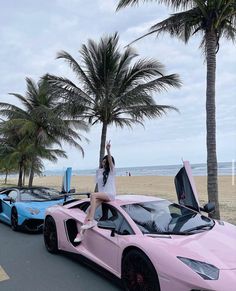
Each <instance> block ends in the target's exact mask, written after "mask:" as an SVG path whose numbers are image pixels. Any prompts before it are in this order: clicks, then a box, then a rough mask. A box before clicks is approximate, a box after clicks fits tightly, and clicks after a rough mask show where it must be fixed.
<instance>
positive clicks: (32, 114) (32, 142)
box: [0, 78, 88, 186]
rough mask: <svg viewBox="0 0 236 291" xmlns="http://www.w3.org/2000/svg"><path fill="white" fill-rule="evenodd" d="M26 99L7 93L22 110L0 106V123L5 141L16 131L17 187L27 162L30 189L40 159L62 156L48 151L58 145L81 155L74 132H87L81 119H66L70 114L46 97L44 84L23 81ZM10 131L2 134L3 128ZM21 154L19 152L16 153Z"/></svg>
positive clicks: (61, 105) (7, 105)
mask: <svg viewBox="0 0 236 291" xmlns="http://www.w3.org/2000/svg"><path fill="white" fill-rule="evenodd" d="M26 82H27V92H26V96H25V97H24V96H22V95H20V94H15V93H11V95H14V96H15V97H17V98H18V99H19V100H20V101H21V103H22V105H23V106H24V108H25V110H24V109H21V108H19V107H17V106H14V105H12V104H8V103H0V115H2V116H5V117H7V120H6V121H5V122H4V126H3V130H5V138H9V137H11V138H12V136H11V135H10V134H9V133H11V131H12V130H14V131H15V132H16V135H15V138H16V137H18V140H17V141H16V140H15V139H14V138H13V141H14V142H15V141H16V144H15V146H16V149H17V150H19V149H22V152H23V153H24V154H23V157H24V163H22V162H20V178H19V184H22V173H23V169H24V165H25V163H26V162H27V163H28V164H29V161H30V164H31V166H30V178H29V186H32V183H33V177H34V172H35V170H37V168H38V167H36V165H40V160H41V159H48V160H51V161H54V162H55V161H56V160H57V157H58V156H60V157H66V154H65V152H64V151H63V150H61V149H52V148H51V147H52V146H53V145H55V144H56V145H58V146H60V147H61V142H65V143H69V144H70V145H72V146H75V147H76V148H78V149H79V150H80V151H81V152H82V154H83V153H84V152H83V148H82V147H81V145H80V144H79V143H78V142H77V140H81V138H82V136H81V135H80V134H79V133H78V132H76V131H75V129H80V130H85V131H86V130H87V128H88V127H87V125H86V124H85V122H84V121H82V120H73V119H70V117H71V115H70V113H69V112H66V108H65V107H64V106H63V104H62V103H61V102H60V100H59V98H58V97H57V96H55V95H53V96H52V95H50V94H49V92H48V88H47V84H46V82H45V81H40V82H39V83H38V84H35V83H34V82H33V81H32V80H31V79H29V78H27V79H26ZM7 128H8V129H9V130H11V131H6V129H7ZM20 152H21V151H20Z"/></svg>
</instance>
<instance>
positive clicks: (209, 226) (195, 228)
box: [183, 223, 214, 233]
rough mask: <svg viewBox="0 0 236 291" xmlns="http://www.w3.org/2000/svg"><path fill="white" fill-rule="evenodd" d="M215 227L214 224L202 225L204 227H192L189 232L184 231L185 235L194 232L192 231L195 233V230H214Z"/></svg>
mask: <svg viewBox="0 0 236 291" xmlns="http://www.w3.org/2000/svg"><path fill="white" fill-rule="evenodd" d="M213 226H214V224H211V223H208V224H202V225H198V226H195V227H192V228H190V229H187V230H185V231H183V233H189V232H192V231H195V230H199V229H204V228H206V227H207V228H209V229H212V227H213Z"/></svg>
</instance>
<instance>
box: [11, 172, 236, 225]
mask: <svg viewBox="0 0 236 291" xmlns="http://www.w3.org/2000/svg"><path fill="white" fill-rule="evenodd" d="M194 180H195V183H196V188H197V192H198V194H199V200H200V204H201V205H203V204H204V203H207V201H208V199H207V178H206V177H194ZM218 181H219V201H220V213H221V219H222V220H225V221H228V222H231V223H234V224H235V225H236V179H235V177H234V180H233V178H232V176H219V180H218ZM8 183H14V184H15V183H16V179H9V181H8ZM61 184H62V177H61V176H47V177H46V176H44V177H35V178H34V186H36V185H37V186H47V187H54V188H57V189H59V190H60V189H61ZM233 184H234V185H233ZM94 186H95V180H94V177H93V176H72V180H71V188H75V189H76V192H93V191H94ZM116 187H117V194H130V193H132V194H145V195H155V196H159V197H161V198H166V199H169V200H170V201H173V202H176V201H177V197H176V192H175V187H174V177H163V176H131V177H129V176H117V177H116Z"/></svg>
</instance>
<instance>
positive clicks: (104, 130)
mask: <svg viewBox="0 0 236 291" xmlns="http://www.w3.org/2000/svg"><path fill="white" fill-rule="evenodd" d="M106 138H107V123H105V122H103V124H102V134H101V143H100V157H99V167H100V165H101V163H102V159H103V158H104V156H105V144H106Z"/></svg>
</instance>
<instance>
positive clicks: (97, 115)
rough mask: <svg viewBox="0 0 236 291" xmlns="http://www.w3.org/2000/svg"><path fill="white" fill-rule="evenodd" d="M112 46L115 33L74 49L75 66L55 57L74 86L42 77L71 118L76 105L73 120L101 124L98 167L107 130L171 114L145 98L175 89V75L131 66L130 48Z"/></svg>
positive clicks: (150, 63) (156, 67) (154, 65)
mask: <svg viewBox="0 0 236 291" xmlns="http://www.w3.org/2000/svg"><path fill="white" fill-rule="evenodd" d="M118 41H119V37H118V35H117V33H115V34H114V35H112V36H107V37H104V38H101V40H100V41H99V42H98V43H96V42H95V41H93V40H89V41H88V44H87V45H85V44H83V45H82V48H81V50H80V54H81V58H82V62H81V63H82V64H81V65H80V64H79V63H78V62H77V61H76V60H75V59H74V58H73V57H72V56H71V55H70V54H68V53H67V52H65V51H62V52H60V53H59V54H58V56H57V58H58V59H63V60H65V61H66V62H67V63H68V64H69V66H70V67H71V68H72V70H73V71H74V73H75V75H76V77H78V81H79V82H80V85H79V86H78V85H76V84H74V83H73V82H72V81H70V80H69V79H66V78H62V77H57V76H53V75H47V76H45V78H46V79H47V81H48V82H49V83H50V84H51V90H52V92H53V94H56V95H58V94H60V96H61V97H62V98H64V99H65V100H67V104H69V105H68V108H69V107H71V108H72V111H73V112H72V114H76V113H77V108H78V109H80V108H81V106H82V107H83V111H84V112H83V113H82V114H81V113H80V112H79V114H78V113H77V114H78V115H79V116H81V117H83V118H84V119H85V120H88V121H89V123H90V124H92V125H94V124H97V123H100V124H102V132H101V142H100V155H99V165H100V163H101V160H102V158H103V157H104V151H105V141H106V135H107V128H108V126H110V125H112V124H115V125H116V126H119V127H121V128H123V127H125V126H128V127H132V125H133V124H135V123H141V124H143V121H144V118H145V117H147V118H155V117H160V116H162V115H163V114H164V113H166V112H167V110H171V109H175V108H174V107H173V106H167V105H157V104H156V103H155V101H154V99H153V98H152V96H151V93H153V92H161V91H162V90H167V88H168V87H179V86H180V80H179V77H178V75H176V74H172V75H165V74H164V70H163V69H164V68H163V65H162V64H160V63H159V62H158V61H156V60H152V59H139V60H138V61H136V62H134V58H135V57H137V54H136V53H135V52H134V51H133V49H132V48H130V47H128V48H126V49H125V51H124V53H121V52H120V51H119V47H118ZM70 104H71V106H70ZM68 110H69V109H68Z"/></svg>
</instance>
